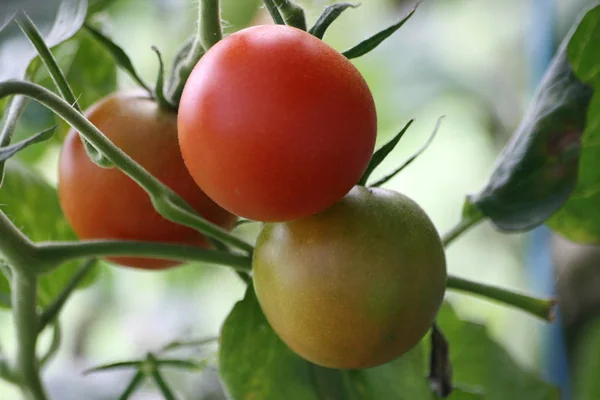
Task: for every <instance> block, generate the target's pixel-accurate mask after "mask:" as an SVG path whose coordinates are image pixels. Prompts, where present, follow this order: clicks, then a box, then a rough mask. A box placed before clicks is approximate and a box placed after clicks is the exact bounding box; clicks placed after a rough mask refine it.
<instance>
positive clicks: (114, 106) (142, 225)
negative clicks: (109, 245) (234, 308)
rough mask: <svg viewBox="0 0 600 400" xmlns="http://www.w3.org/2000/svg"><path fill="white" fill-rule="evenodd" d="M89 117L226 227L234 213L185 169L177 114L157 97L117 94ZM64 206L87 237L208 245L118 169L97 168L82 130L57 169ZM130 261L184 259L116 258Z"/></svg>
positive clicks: (158, 264)
mask: <svg viewBox="0 0 600 400" xmlns="http://www.w3.org/2000/svg"><path fill="white" fill-rule="evenodd" d="M86 116H87V118H88V119H89V120H90V121H91V122H92V123H93V124H94V125H95V126H96V127H97V128H98V129H100V130H101V131H102V132H103V133H104V134H105V135H106V136H107V137H108V138H109V139H110V140H111V141H112V142H113V143H114V144H115V145H116V146H118V147H119V148H121V149H122V150H123V151H124V152H125V153H127V154H128V155H129V156H130V157H132V158H133V159H134V160H135V161H137V162H138V163H139V164H141V165H142V166H143V167H144V168H146V169H147V170H148V171H149V172H150V173H151V174H153V175H154V176H155V177H157V178H158V179H159V180H160V181H161V182H163V183H164V184H165V185H167V186H169V187H170V188H171V189H173V190H174V191H175V192H176V193H177V194H179V195H180V196H181V197H182V198H183V199H184V200H186V201H187V202H188V203H189V204H190V205H191V206H192V207H193V208H194V209H195V210H196V211H197V212H198V213H199V214H200V215H202V216H203V217H205V218H206V219H208V220H209V221H211V222H213V223H215V224H217V225H220V226H221V227H223V228H225V229H231V228H233V225H234V224H235V221H236V218H237V217H235V216H233V215H232V214H230V213H228V212H227V211H225V210H223V209H222V208H220V207H219V206H217V205H216V204H215V203H214V202H213V201H212V200H210V199H209V198H208V197H207V196H206V195H205V194H204V192H202V191H201V190H200V189H199V188H198V185H196V183H195V182H194V180H193V179H192V177H191V176H190V174H189V172H188V171H187V169H186V168H185V165H184V163H183V159H182V158H181V153H180V151H179V145H178V143H177V116H176V114H175V113H174V112H172V111H169V110H164V109H162V108H160V107H159V106H158V104H157V103H156V102H155V101H153V100H152V99H150V98H148V97H145V96H140V95H137V94H134V93H116V94H113V95H111V96H109V97H106V98H104V99H102V100H101V101H99V102H98V103H96V104H95V105H93V106H92V107H91V108H90V110H88V111H87V113H86ZM58 193H59V197H60V204H61V206H62V209H63V211H64V213H65V216H66V217H67V220H68V221H69V222H70V223H71V225H72V226H73V229H74V230H75V232H76V233H77V235H78V236H79V237H80V238H81V239H124V240H144V241H156V242H171V243H179V244H188V245H197V246H201V247H208V245H209V244H208V241H207V240H206V238H205V237H204V236H202V235H201V234H200V233H198V232H196V231H194V230H193V229H190V228H187V227H183V226H179V225H176V224H174V223H172V222H170V221H167V220H166V219H164V218H163V217H161V216H160V215H159V214H158V213H157V212H156V211H155V210H154V208H153V206H152V203H151V201H150V198H149V197H148V194H147V193H146V192H145V191H144V190H143V189H141V188H140V187H139V186H138V185H137V184H136V183H135V182H134V181H133V180H132V179H131V178H129V177H128V176H127V175H125V174H124V173H123V172H121V171H120V170H118V169H117V168H110V169H105V168H101V167H98V166H97V165H96V164H94V163H92V161H90V160H89V158H88V156H87V154H86V152H85V148H84V146H83V142H82V141H81V139H80V137H79V135H78V133H77V132H75V131H73V130H71V131H70V132H69V134H68V135H67V138H66V140H65V143H64V146H63V149H62V152H61V156H60V169H59V182H58ZM112 261H114V262H116V263H118V264H121V265H126V266H131V267H137V268H144V269H158V268H166V267H170V266H175V265H178V264H179V263H178V262H175V261H169V260H158V259H143V258H116V259H113V260H112Z"/></svg>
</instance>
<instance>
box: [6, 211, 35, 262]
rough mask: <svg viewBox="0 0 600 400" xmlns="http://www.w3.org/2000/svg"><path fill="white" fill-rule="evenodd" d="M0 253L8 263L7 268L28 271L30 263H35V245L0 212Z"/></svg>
mask: <svg viewBox="0 0 600 400" xmlns="http://www.w3.org/2000/svg"><path fill="white" fill-rule="evenodd" d="M0 237H1V238H2V240H0V253H1V254H3V255H4V258H6V260H7V261H8V264H9V266H10V267H11V271H12V268H15V266H17V267H18V266H25V268H24V269H30V268H31V267H30V265H32V264H31V263H32V262H35V261H36V256H35V254H36V253H37V249H36V247H35V244H34V243H33V242H32V241H31V240H29V238H28V237H27V236H25V235H24V234H23V232H21V231H20V230H19V229H18V228H17V227H16V226H15V224H13V223H12V221H11V220H10V219H8V217H7V216H6V214H4V212H2V211H0Z"/></svg>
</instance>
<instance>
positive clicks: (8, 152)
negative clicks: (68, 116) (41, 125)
mask: <svg viewBox="0 0 600 400" xmlns="http://www.w3.org/2000/svg"><path fill="white" fill-rule="evenodd" d="M55 129H56V127H55V126H53V127H51V128H48V129H46V130H45V131H42V132H39V133H36V134H34V135H33V136H31V137H30V138H28V139H25V140H23V141H21V142H18V143H15V144H13V145H11V146H8V147H1V148H0V162H3V161H6V160H8V159H9V158H11V157H12V156H14V155H15V154H17V153H18V152H19V151H21V150H23V149H25V148H27V147H29V146H31V145H32V144H36V143H41V142H45V141H46V140H49V139H50V138H51V137H52V136H53V135H54V130H55Z"/></svg>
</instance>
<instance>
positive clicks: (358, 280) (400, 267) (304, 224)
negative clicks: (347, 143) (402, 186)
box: [253, 187, 446, 369]
mask: <svg viewBox="0 0 600 400" xmlns="http://www.w3.org/2000/svg"><path fill="white" fill-rule="evenodd" d="M253 273H254V285H255V290H256V294H257V297H258V300H259V302H260V305H261V307H262V309H263V311H264V313H265V316H266V317H267V320H268V321H269V323H270V324H271V326H272V327H273V329H274V330H275V332H277V334H278V335H279V336H280V337H281V339H282V340H283V341H284V342H285V343H286V344H287V345H288V346H289V347H290V348H291V349H292V350H293V351H295V352H296V353H298V354H299V355H300V356H302V357H304V358H305V359H307V360H309V361H311V362H313V363H315V364H318V365H321V366H325V367H330V368H344V369H360V368H369V367H374V366H377V365H380V364H383V363H386V362H388V361H391V360H393V359H395V358H396V357H398V356H400V355H402V354H404V353H405V352H406V351H408V350H409V349H411V348H412V347H413V346H414V345H416V344H417V343H418V342H419V340H420V339H421V338H422V337H423V336H424V335H425V334H426V332H427V331H428V330H429V329H430V327H431V325H432V323H433V321H434V319H435V316H436V314H437V312H438V309H439V307H440V306H441V304H442V300H443V296H444V292H445V287H446V260H445V255H444V250H443V247H442V243H441V241H440V238H439V236H438V233H437V231H436V229H435V227H434V226H433V224H432V222H431V221H430V219H429V218H428V216H427V215H426V214H425V212H424V211H423V210H422V209H421V208H420V207H419V206H418V205H417V204H416V203H415V202H413V201H412V200H410V199H409V198H408V197H406V196H403V195H401V194H399V193H396V192H392V191H388V190H382V189H367V188H364V187H355V188H354V189H352V191H351V192H350V193H348V195H346V196H345V197H344V199H343V200H342V201H340V202H338V203H336V204H335V205H334V206H333V207H331V208H329V209H328V210H326V211H325V212H322V213H319V214H317V215H314V216H311V217H308V218H305V219H302V220H298V221H293V222H287V223H274V224H266V225H265V227H264V229H263V231H262V232H261V234H260V236H259V238H258V241H257V246H256V251H255V253H254V261H253Z"/></svg>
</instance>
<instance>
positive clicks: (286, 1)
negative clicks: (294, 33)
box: [273, 0, 307, 31]
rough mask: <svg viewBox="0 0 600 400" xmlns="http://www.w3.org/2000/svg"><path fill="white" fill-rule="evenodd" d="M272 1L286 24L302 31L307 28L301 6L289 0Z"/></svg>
mask: <svg viewBox="0 0 600 400" xmlns="http://www.w3.org/2000/svg"><path fill="white" fill-rule="evenodd" d="M273 2H274V3H275V5H276V6H277V8H278V9H279V11H280V13H281V16H282V17H283V20H284V21H285V23H286V24H287V25H289V26H293V27H295V28H298V29H302V30H303V31H305V30H306V29H307V27H306V17H305V15H304V9H303V8H302V7H300V6H299V5H298V4H296V3H294V2H293V1H291V0H273Z"/></svg>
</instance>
